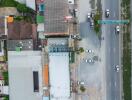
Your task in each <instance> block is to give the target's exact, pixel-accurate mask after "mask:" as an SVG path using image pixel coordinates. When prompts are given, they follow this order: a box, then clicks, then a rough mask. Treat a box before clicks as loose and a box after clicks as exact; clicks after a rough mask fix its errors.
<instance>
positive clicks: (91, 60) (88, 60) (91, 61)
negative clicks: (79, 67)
mask: <svg viewBox="0 0 132 100" xmlns="http://www.w3.org/2000/svg"><path fill="white" fill-rule="evenodd" d="M85 61H86V63H94V60H93V59H86V60H85Z"/></svg>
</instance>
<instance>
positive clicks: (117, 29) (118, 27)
mask: <svg viewBox="0 0 132 100" xmlns="http://www.w3.org/2000/svg"><path fill="white" fill-rule="evenodd" d="M115 31H116V33H117V34H119V32H120V26H116V28H115Z"/></svg>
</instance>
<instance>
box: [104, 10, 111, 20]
mask: <svg viewBox="0 0 132 100" xmlns="http://www.w3.org/2000/svg"><path fill="white" fill-rule="evenodd" d="M109 16H110V10H109V9H106V11H105V17H106V18H108V17H109Z"/></svg>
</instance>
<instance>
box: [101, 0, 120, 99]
mask: <svg viewBox="0 0 132 100" xmlns="http://www.w3.org/2000/svg"><path fill="white" fill-rule="evenodd" d="M105 9H109V10H110V17H109V18H107V19H108V20H118V19H119V0H103V12H105ZM103 19H106V18H105V17H104V14H103ZM116 25H117V24H112V25H109V24H108V25H103V26H102V31H103V34H105V35H104V36H105V37H104V38H105V42H106V44H105V48H106V52H105V56H106V57H105V58H106V59H105V60H106V67H105V68H106V93H107V100H121V93H120V91H121V85H120V84H121V82H120V81H121V80H120V73H121V72H120V71H119V72H116V71H115V66H116V65H120V61H119V60H120V58H119V35H117V34H115V27H116Z"/></svg>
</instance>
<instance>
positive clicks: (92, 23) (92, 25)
mask: <svg viewBox="0 0 132 100" xmlns="http://www.w3.org/2000/svg"><path fill="white" fill-rule="evenodd" d="M90 26H91V27H94V20H93V19H91V20H90Z"/></svg>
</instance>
